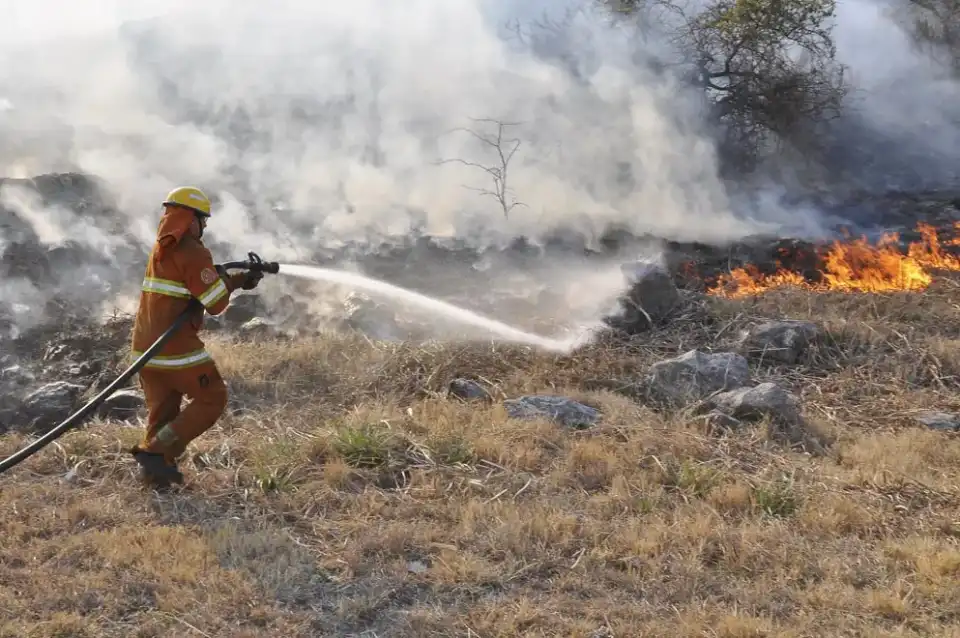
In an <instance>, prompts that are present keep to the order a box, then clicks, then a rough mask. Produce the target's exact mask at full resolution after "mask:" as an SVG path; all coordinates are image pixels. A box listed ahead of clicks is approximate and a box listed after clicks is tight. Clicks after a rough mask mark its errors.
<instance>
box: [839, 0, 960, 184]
mask: <svg viewBox="0 0 960 638" xmlns="http://www.w3.org/2000/svg"><path fill="white" fill-rule="evenodd" d="M911 9H912V10H913V12H912V13H911ZM920 15H921V14H920V13H917V6H916V5H913V4H912V3H911V2H908V1H907V0H841V2H839V3H838V6H837V28H836V31H835V36H836V44H837V55H838V57H839V59H840V60H841V61H842V62H843V63H844V64H846V65H847V67H848V69H849V73H848V80H849V81H850V83H851V85H852V87H853V90H852V91H851V94H850V96H849V97H848V99H847V104H846V114H845V116H844V117H843V118H842V119H841V121H840V122H838V123H837V126H836V127H835V129H836V131H837V132H838V144H837V146H838V148H837V156H836V167H837V168H839V169H841V170H842V171H843V172H844V173H845V174H847V175H848V176H849V177H850V178H851V179H854V180H856V181H857V182H859V184H860V185H861V186H863V187H864V188H869V189H874V190H876V189H918V188H920V189H922V188H951V187H956V184H957V178H958V176H960V175H958V172H957V168H956V162H957V160H960V127H958V122H960V84H958V83H957V80H956V78H955V77H951V75H950V69H949V68H948V67H947V66H946V65H944V64H943V63H942V60H943V57H942V56H943V54H944V53H945V51H943V50H939V49H938V48H937V47H934V46H926V47H925V48H924V47H919V46H918V45H917V44H916V43H915V42H914V41H913V40H912V39H911V37H910V35H909V33H908V31H907V29H906V28H905V27H908V26H909V24H910V22H911V21H913V20H915V19H917V18H918V17H919V16H920Z"/></svg>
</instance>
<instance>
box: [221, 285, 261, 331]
mask: <svg viewBox="0 0 960 638" xmlns="http://www.w3.org/2000/svg"><path fill="white" fill-rule="evenodd" d="M266 312H267V306H266V304H265V303H264V301H263V299H261V298H260V295H257V294H249V293H245V294H239V293H238V294H236V295H235V296H233V297H231V298H230V305H229V306H227V309H226V310H224V311H223V314H222V315H220V317H221V319H220V323H221V324H223V325H224V326H225V327H231V326H232V327H237V326H242V325H244V324H246V323H248V322H250V321H251V320H252V319H255V318H257V317H259V316H262V315H265V314H266Z"/></svg>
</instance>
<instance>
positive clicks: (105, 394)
mask: <svg viewBox="0 0 960 638" xmlns="http://www.w3.org/2000/svg"><path fill="white" fill-rule="evenodd" d="M217 270H221V271H224V272H225V271H227V270H246V271H248V272H261V273H271V274H276V273H277V272H279V270H280V265H279V264H278V263H277V262H275V261H274V262H265V261H263V260H262V259H260V256H259V255H257V254H256V253H253V252H251V253H248V255H247V259H246V260H245V261H230V262H227V263H224V264H220V265H219V266H218V267H217ZM198 310H201V311H202V310H203V305H202V304H201V303H200V301H199V300H198V299H197V298H196V297H191V299H190V301H189V302H188V303H187V307H186V308H185V309H184V310H183V312H181V313H180V314H179V315H178V316H177V318H176V319H174V320H173V323H172V324H171V325H170V327H169V328H167V329H166V330H165V331H164V333H163V334H161V335H160V336H159V337H158V338H157V340H156V341H154V342H153V345H151V346H150V347H149V348H147V350H146V351H145V352H144V353H143V354H141V355H140V356H139V357H137V360H136V361H134V362H133V363H132V364H130V366H129V367H128V368H127V369H126V370H124V371H123V372H122V373H121V374H120V376H118V377H117V378H116V379H114V380H113V382H111V383H110V385H108V386H107V387H106V388H104V389H103V390H102V391H101V392H100V394H98V395H97V396H95V397H93V398H92V399H90V401H89V402H88V403H87V404H86V405H84V406H83V407H82V408H80V409H79V410H77V411H76V412H74V413H73V414H71V415H70V416H69V417H67V418H66V420H64V421H63V422H62V423H61V424H60V425H58V426H56V427H55V428H53V429H52V430H50V431H49V432H47V433H46V434H44V435H43V436H42V437H40V438H39V439H37V440H36V441H33V442H32V443H30V444H29V445H27V446H25V447H23V448H22V449H21V450H19V451H18V452H16V453H14V454H12V455H11V456H9V457H7V458H5V459H4V460H2V461H0V474H3V473H4V472H6V471H7V470H9V469H10V468H12V467H14V466H15V465H17V464H19V463H20V462H21V461H24V460H25V459H27V458H29V457H31V456H33V455H34V454H36V453H37V452H39V451H40V450H41V449H43V448H44V447H46V446H47V445H49V444H50V443H52V442H53V441H55V440H56V439H58V438H60V437H61V436H63V434H64V433H66V432H67V430H69V429H70V428H72V427H76V426H77V425H79V424H80V423H81V422H82V419H84V418H85V417H87V416H89V415H90V413H91V412H93V411H94V410H96V409H97V408H98V407H100V405H101V404H102V403H103V402H104V401H106V400H107V399H108V398H110V396H111V395H112V394H113V393H114V392H116V391H117V390H118V389H120V388H121V387H123V385H124V384H125V383H126V382H127V381H128V380H129V379H130V377H132V376H133V375H135V374H136V373H138V372H139V371H140V370H141V368H143V366H145V365H146V364H147V363H148V362H149V361H150V359H152V358H153V357H154V356H156V354H157V353H158V352H160V350H161V349H163V346H164V345H166V343H167V341H169V340H170V339H171V338H172V337H173V335H174V334H176V332H177V330H179V329H180V328H181V327H182V326H183V324H184V322H185V321H186V320H187V318H188V317H189V316H190V315H191V314H193V313H195V312H197V311H198Z"/></svg>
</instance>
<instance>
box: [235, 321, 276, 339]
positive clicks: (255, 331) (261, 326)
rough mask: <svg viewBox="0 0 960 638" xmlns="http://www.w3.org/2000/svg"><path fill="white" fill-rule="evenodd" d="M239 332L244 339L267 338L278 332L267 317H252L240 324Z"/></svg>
mask: <svg viewBox="0 0 960 638" xmlns="http://www.w3.org/2000/svg"><path fill="white" fill-rule="evenodd" d="M239 334H240V336H241V337H243V338H244V339H251V340H256V339H269V338H271V337H276V336H278V335H279V334H280V331H279V330H278V329H277V326H276V325H275V324H274V323H273V322H272V321H270V320H269V319H264V318H263V317H254V318H253V319H251V320H250V321H248V322H246V323H245V324H243V325H242V326H240V330H239Z"/></svg>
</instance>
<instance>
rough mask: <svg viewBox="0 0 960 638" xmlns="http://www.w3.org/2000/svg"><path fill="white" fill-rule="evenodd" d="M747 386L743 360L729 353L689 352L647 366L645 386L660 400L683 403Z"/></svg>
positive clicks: (748, 381) (747, 370)
mask: <svg viewBox="0 0 960 638" xmlns="http://www.w3.org/2000/svg"><path fill="white" fill-rule="evenodd" d="M748 383H750V367H749V365H748V364H747V360H746V359H745V358H744V357H742V356H741V355H739V354H736V353H733V352H717V353H713V354H708V353H704V352H700V351H699V350H690V351H689V352H686V353H684V354H683V355H681V356H679V357H676V358H674V359H667V360H665V361H660V362H658V363H655V364H653V365H652V366H650V371H649V374H648V385H649V388H650V390H651V391H652V392H653V394H654V395H655V396H656V398H659V399H661V400H666V401H668V402H676V403H684V402H688V401H696V400H699V399H702V398H704V397H706V396H708V395H710V394H712V393H714V392H718V391H721V390H733V389H735V388H740V387H743V386H745V385H747V384H748Z"/></svg>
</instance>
